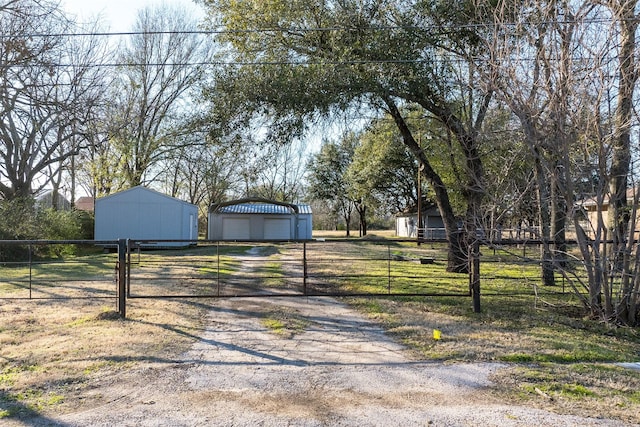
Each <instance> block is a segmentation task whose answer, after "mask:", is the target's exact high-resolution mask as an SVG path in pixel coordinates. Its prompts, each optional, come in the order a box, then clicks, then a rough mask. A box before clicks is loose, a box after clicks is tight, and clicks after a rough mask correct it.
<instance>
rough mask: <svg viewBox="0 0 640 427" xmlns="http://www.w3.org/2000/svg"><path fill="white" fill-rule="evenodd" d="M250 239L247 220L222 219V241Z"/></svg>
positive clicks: (249, 226)
mask: <svg viewBox="0 0 640 427" xmlns="http://www.w3.org/2000/svg"><path fill="white" fill-rule="evenodd" d="M250 238H251V224H250V222H249V218H222V239H223V240H249V239H250Z"/></svg>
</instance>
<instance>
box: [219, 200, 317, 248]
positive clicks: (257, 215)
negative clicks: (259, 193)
mask: <svg viewBox="0 0 640 427" xmlns="http://www.w3.org/2000/svg"><path fill="white" fill-rule="evenodd" d="M312 226H313V224H312V212H311V207H310V206H309V205H296V204H293V203H283V202H277V201H274V200H268V199H262V198H247V199H240V200H233V201H230V202H224V203H218V204H215V205H212V206H211V208H210V209H209V239H211V240H238V241H243V240H246V241H259V240H310V239H311V235H312Z"/></svg>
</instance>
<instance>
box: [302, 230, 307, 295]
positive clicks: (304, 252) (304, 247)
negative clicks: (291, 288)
mask: <svg viewBox="0 0 640 427" xmlns="http://www.w3.org/2000/svg"><path fill="white" fill-rule="evenodd" d="M302 291H303V294H304V295H307V242H302Z"/></svg>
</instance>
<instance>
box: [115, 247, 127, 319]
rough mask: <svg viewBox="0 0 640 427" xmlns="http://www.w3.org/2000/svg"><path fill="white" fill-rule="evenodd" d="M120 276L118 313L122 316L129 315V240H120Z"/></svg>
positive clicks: (117, 279) (117, 280)
mask: <svg viewBox="0 0 640 427" xmlns="http://www.w3.org/2000/svg"><path fill="white" fill-rule="evenodd" d="M116 270H117V271H118V276H117V278H116V282H117V286H118V313H120V317H121V318H123V319H124V318H125V317H126V316H127V240H126V239H119V240H118V262H117V264H116Z"/></svg>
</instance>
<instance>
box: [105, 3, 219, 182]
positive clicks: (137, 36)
mask: <svg viewBox="0 0 640 427" xmlns="http://www.w3.org/2000/svg"><path fill="white" fill-rule="evenodd" d="M196 29H197V21H196V20H195V18H193V17H192V16H190V15H189V14H188V12H187V11H186V10H184V9H180V8H177V7H171V6H168V5H161V6H156V7H147V8H145V9H143V10H141V11H139V13H138V17H137V21H136V23H135V25H134V28H133V32H134V34H133V35H132V36H131V38H130V42H129V43H128V44H127V45H126V46H125V49H124V53H123V54H122V57H121V60H120V62H121V63H122V64H123V66H122V68H121V74H120V76H119V78H118V81H117V82H116V84H115V86H114V87H115V90H114V91H113V97H114V100H115V104H116V105H117V108H116V109H114V110H113V111H112V115H111V116H110V120H109V123H110V129H109V141H110V143H111V144H113V146H114V147H115V149H116V150H117V151H118V152H119V154H120V155H119V156H118V157H119V158H120V159H121V168H122V174H123V177H124V178H125V180H126V182H127V185H128V186H135V185H139V184H143V183H145V182H146V181H149V180H150V178H149V177H146V176H145V174H147V173H148V172H149V171H150V169H151V168H152V167H153V166H154V165H155V164H156V163H158V162H159V161H160V160H161V159H162V158H163V156H164V155H165V154H166V150H167V149H168V148H170V147H172V146H173V145H174V142H175V140H176V138H178V137H179V136H180V134H179V133H175V129H171V125H172V124H173V123H172V121H173V120H175V119H177V117H178V110H179V109H180V108H181V101H182V100H183V99H184V96H185V95H186V94H187V93H188V91H189V90H190V89H193V88H194V85H195V83H196V82H197V81H198V80H199V79H200V77H201V71H202V70H201V67H200V66H198V65H197V63H198V62H202V58H204V57H206V56H207V51H208V48H207V44H206V42H205V39H204V38H203V37H202V36H201V35H200V34H197V33H196V32H194V31H195V30H196Z"/></svg>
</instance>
